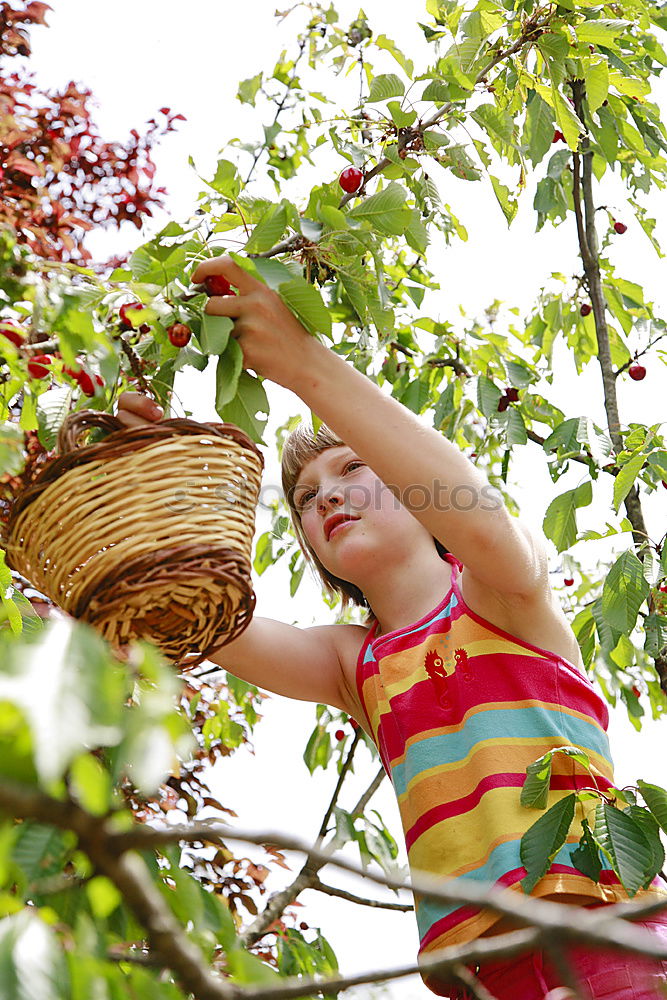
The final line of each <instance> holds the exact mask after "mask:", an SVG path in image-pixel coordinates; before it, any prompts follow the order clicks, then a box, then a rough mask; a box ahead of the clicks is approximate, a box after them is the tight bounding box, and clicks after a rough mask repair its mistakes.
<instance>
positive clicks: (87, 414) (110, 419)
mask: <svg viewBox="0 0 667 1000" xmlns="http://www.w3.org/2000/svg"><path fill="white" fill-rule="evenodd" d="M93 427H101V428H102V429H103V430H106V431H108V432H109V433H112V432H113V431H122V430H125V429H126V428H125V424H124V423H123V422H122V421H121V420H119V419H118V417H115V416H114V415H113V414H112V413H103V412H102V411H101V410H78V411H77V412H76V413H70V414H69V415H68V416H67V417H66V418H65V420H64V421H63V423H62V425H61V427H60V430H59V431H58V443H57V445H56V450H57V452H58V454H59V455H65V454H67V452H70V451H74V450H75V449H76V448H78V447H79V445H80V444H81V441H80V440H79V439H80V438H81V436H82V434H84V433H85V432H86V431H88V430H90V429H91V428H93Z"/></svg>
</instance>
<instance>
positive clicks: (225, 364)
mask: <svg viewBox="0 0 667 1000" xmlns="http://www.w3.org/2000/svg"><path fill="white" fill-rule="evenodd" d="M242 371H243V350H242V349H241V345H240V344H239V342H238V340H235V338H234V337H232V338H231V339H230V341H229V343H228V344H227V350H226V351H225V352H224V354H221V355H220V357H219V358H218V364H217V366H216V369H215V409H216V412H217V413H220V410H221V409H222V407H223V406H225V405H226V404H227V403H229V402H231V400H232V399H234V396H235V395H236V393H237V392H238V387H239V378H240V377H241V372H242Z"/></svg>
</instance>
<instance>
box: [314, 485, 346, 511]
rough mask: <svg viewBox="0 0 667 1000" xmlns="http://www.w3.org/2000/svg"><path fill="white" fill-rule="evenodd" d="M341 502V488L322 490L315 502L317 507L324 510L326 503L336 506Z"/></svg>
mask: <svg viewBox="0 0 667 1000" xmlns="http://www.w3.org/2000/svg"><path fill="white" fill-rule="evenodd" d="M324 497H326V498H327V499H326V500H325V499H324ZM342 502H343V494H342V490H332V489H329V490H324V491H323V493H322V495H321V496H320V498H319V500H318V502H317V509H318V510H324V509H325V507H326V506H327V503H329V504H333V505H334V506H338V504H341V503H342Z"/></svg>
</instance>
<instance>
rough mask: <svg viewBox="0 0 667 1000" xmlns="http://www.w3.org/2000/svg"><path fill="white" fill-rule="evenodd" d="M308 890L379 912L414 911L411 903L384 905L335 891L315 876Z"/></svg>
mask: <svg viewBox="0 0 667 1000" xmlns="http://www.w3.org/2000/svg"><path fill="white" fill-rule="evenodd" d="M307 888H308V889H317V890H318V892H324V893H326V895H327V896H338V897H339V898H340V899H347V900H348V901H349V902H350V903H358V904H359V905H360V906H375V907H377V909H380V910H400V911H401V912H403V913H409V912H410V911H411V910H414V906H413V905H412V903H385V902H383V901H382V900H380V899H366V898H365V897H364V896H357V895H355V894H354V893H353V892H347V891H346V890H345V889H336V888H335V887H334V886H333V885H326V884H325V883H324V882H322V881H321V880H320V879H319V878H318V877H317V876H315V877H314V878H313V880H312V882H311V884H310V885H309V886H307Z"/></svg>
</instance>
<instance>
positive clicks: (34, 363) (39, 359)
mask: <svg viewBox="0 0 667 1000" xmlns="http://www.w3.org/2000/svg"><path fill="white" fill-rule="evenodd" d="M52 361H53V358H52V357H51V355H50V354H36V355H35V356H34V358H31V359H30V361H29V362H28V371H29V372H30V374H31V376H32V377H33V378H46V377H47V376H48V375H50V374H51V372H50V371H49V369H48V368H47V367H45V366H46V365H50V364H51V363H52Z"/></svg>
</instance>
